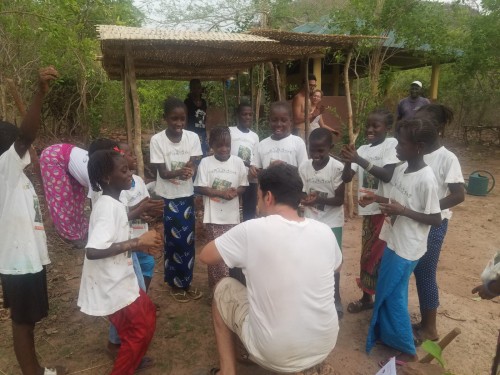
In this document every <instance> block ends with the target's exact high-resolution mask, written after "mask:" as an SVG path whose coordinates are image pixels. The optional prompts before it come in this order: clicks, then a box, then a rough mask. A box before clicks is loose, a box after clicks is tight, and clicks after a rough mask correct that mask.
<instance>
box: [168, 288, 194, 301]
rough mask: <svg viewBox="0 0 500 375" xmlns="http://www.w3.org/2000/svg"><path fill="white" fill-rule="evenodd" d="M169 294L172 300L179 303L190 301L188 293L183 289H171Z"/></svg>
mask: <svg viewBox="0 0 500 375" xmlns="http://www.w3.org/2000/svg"><path fill="white" fill-rule="evenodd" d="M170 295H171V296H172V298H173V299H174V300H176V301H177V302H179V303H186V302H190V301H191V298H189V295H188V293H187V292H186V291H185V290H179V291H174V290H171V291H170Z"/></svg>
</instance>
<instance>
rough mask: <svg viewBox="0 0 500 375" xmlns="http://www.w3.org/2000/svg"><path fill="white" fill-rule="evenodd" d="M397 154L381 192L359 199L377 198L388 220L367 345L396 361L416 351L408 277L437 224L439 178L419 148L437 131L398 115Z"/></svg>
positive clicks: (365, 201) (409, 358) (412, 357)
mask: <svg viewBox="0 0 500 375" xmlns="http://www.w3.org/2000/svg"><path fill="white" fill-rule="evenodd" d="M396 138H397V140H398V145H397V147H396V152H397V156H398V158H399V159H400V160H402V161H406V163H404V164H402V165H399V166H398V167H396V168H395V169H394V173H393V176H392V179H391V185H392V186H391V189H390V191H389V192H388V194H387V195H386V196H385V197H382V196H379V195H375V194H373V193H368V194H367V195H364V196H362V197H361V200H360V204H361V205H366V204H370V203H373V202H377V203H379V206H380V210H381V211H382V213H383V214H384V215H386V216H387V220H386V222H385V223H384V226H383V228H382V230H381V232H380V237H381V238H382V239H383V240H385V241H386V242H387V247H386V248H385V251H384V255H383V257H382V262H381V264H380V269H379V275H378V281H377V289H376V295H377V298H375V306H374V308H373V315H372V319H371V323H370V329H369V332H368V338H367V341H366V351H367V352H370V350H371V349H372V348H373V346H374V345H375V342H376V341H377V340H380V341H382V342H383V343H384V344H386V345H387V346H390V347H392V348H394V349H396V350H398V351H400V352H401V353H400V354H399V355H397V356H396V357H397V358H396V359H397V360H398V361H400V362H405V361H416V360H417V354H416V350H415V344H414V340H413V332H412V326H411V321H410V315H409V312H408V283H409V280H410V276H411V274H412V272H413V270H414V269H415V266H416V265H417V263H418V260H419V259H420V258H421V257H422V256H423V255H424V254H425V252H426V251H427V236H428V234H429V230H430V228H431V225H440V224H441V209H440V207H439V198H438V193H437V190H438V184H437V181H436V178H435V177H434V172H433V171H432V169H431V168H430V167H429V166H427V165H426V164H425V162H424V150H425V149H426V147H428V146H429V145H431V144H433V143H434V142H435V140H436V138H437V132H436V129H435V128H434V126H433V124H432V123H431V122H430V121H425V120H403V121H400V122H398V124H397V126H396Z"/></svg>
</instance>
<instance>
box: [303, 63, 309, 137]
mask: <svg viewBox="0 0 500 375" xmlns="http://www.w3.org/2000/svg"><path fill="white" fill-rule="evenodd" d="M303 63H304V82H305V88H306V92H305V94H304V95H305V98H304V99H305V100H304V138H305V139H304V141H305V142H306V145H307V144H308V142H307V140H308V139H309V107H310V99H309V97H310V94H311V93H310V92H309V56H307V57H305V58H304V60H303Z"/></svg>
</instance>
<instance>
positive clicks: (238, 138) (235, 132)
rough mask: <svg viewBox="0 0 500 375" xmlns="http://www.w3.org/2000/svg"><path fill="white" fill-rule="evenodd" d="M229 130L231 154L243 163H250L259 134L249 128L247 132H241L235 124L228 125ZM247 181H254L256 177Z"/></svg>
mask: <svg viewBox="0 0 500 375" xmlns="http://www.w3.org/2000/svg"><path fill="white" fill-rule="evenodd" d="M229 132H230V133H231V155H234V156H238V157H239V158H240V159H241V160H243V161H244V162H245V163H249V164H250V163H251V162H252V157H253V154H254V153H255V151H256V148H257V145H258V144H259V136H258V135H257V133H255V132H253V131H251V130H248V132H247V133H245V132H242V131H241V130H240V129H238V127H237V126H231V127H229ZM247 170H248V168H247ZM249 182H252V183H256V182H257V179H252V180H249Z"/></svg>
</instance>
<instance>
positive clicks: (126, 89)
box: [122, 63, 134, 149]
mask: <svg viewBox="0 0 500 375" xmlns="http://www.w3.org/2000/svg"><path fill="white" fill-rule="evenodd" d="M122 80H123V97H124V98H125V103H124V105H125V125H126V127H127V143H128V145H129V147H130V148H131V149H134V139H133V132H132V123H133V119H132V108H131V105H132V103H131V102H130V84H129V81H128V76H127V73H126V70H125V63H124V64H123V69H122Z"/></svg>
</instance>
